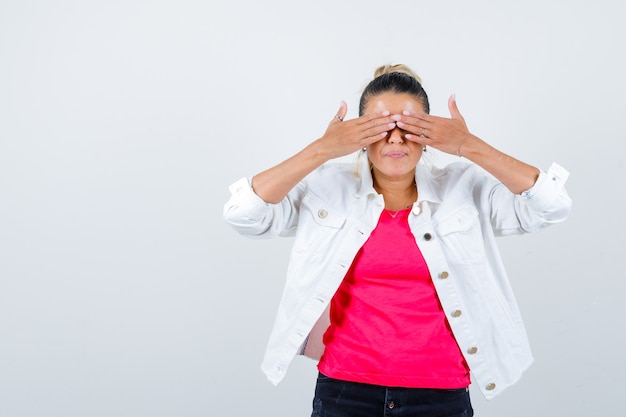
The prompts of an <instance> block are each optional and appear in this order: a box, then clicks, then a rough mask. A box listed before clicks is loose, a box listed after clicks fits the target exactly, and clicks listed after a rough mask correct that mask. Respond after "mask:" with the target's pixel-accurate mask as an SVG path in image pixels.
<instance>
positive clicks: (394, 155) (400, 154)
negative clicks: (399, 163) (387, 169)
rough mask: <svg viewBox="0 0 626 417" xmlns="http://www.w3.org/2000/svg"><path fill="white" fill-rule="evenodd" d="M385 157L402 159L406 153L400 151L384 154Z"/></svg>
mask: <svg viewBox="0 0 626 417" xmlns="http://www.w3.org/2000/svg"><path fill="white" fill-rule="evenodd" d="M385 156H387V157H389V158H402V157H403V156H406V152H402V151H391V152H385Z"/></svg>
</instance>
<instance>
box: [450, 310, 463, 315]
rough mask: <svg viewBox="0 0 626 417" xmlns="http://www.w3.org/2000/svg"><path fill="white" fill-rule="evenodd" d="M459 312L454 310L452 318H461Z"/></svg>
mask: <svg viewBox="0 0 626 417" xmlns="http://www.w3.org/2000/svg"><path fill="white" fill-rule="evenodd" d="M461 314H462V313H461V310H454V311H453V312H452V317H461Z"/></svg>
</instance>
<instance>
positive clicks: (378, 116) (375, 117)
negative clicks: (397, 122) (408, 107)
mask: <svg viewBox="0 0 626 417" xmlns="http://www.w3.org/2000/svg"><path fill="white" fill-rule="evenodd" d="M390 115H391V113H390V112H389V111H388V110H385V111H383V112H380V113H368V114H364V115H363V116H361V117H359V118H358V119H357V124H359V125H363V124H369V125H370V126H376V125H379V124H384V123H389V122H393V121H394V120H391V116H390Z"/></svg>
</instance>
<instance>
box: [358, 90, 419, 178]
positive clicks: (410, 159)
mask: <svg viewBox="0 0 626 417" xmlns="http://www.w3.org/2000/svg"><path fill="white" fill-rule="evenodd" d="M385 110H387V111H389V112H390V113H391V114H402V112H403V111H405V110H408V111H410V112H417V113H423V112H424V106H423V105H422V103H421V101H419V100H416V99H415V98H413V97H412V96H410V95H408V94H404V93H403V94H394V93H383V94H380V95H378V96H374V97H371V98H370V100H369V101H368V103H367V105H366V107H365V113H366V114H367V113H375V112H382V111H385ZM406 133H407V132H405V131H403V130H402V129H400V128H399V127H397V126H396V127H395V128H393V129H392V130H391V131H389V133H388V134H387V136H386V137H385V138H384V139H382V140H379V141H378V142H375V143H372V144H371V145H369V146H368V147H367V155H368V157H369V159H370V161H371V162H372V165H373V174H374V177H375V178H380V176H384V177H388V178H389V179H391V180H397V179H401V178H403V177H408V176H410V177H413V176H414V175H415V166H416V165H417V163H418V161H419V160H420V158H421V156H422V145H420V144H418V143H415V142H411V141H409V140H406V139H405V137H404V135H405V134H406Z"/></svg>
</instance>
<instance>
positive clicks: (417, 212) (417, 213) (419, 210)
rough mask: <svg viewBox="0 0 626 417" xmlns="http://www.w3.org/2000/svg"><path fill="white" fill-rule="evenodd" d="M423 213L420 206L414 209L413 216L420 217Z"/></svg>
mask: <svg viewBox="0 0 626 417" xmlns="http://www.w3.org/2000/svg"><path fill="white" fill-rule="evenodd" d="M421 212H422V209H421V208H420V206H415V207H413V214H415V215H416V216H419V214H420V213H421Z"/></svg>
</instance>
